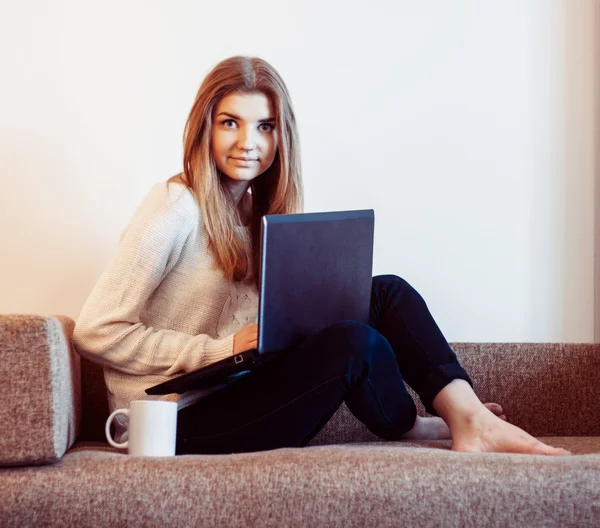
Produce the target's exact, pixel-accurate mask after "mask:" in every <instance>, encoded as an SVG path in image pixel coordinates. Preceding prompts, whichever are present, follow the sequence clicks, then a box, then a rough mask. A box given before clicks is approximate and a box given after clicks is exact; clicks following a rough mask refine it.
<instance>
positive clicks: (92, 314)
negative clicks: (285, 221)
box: [74, 57, 568, 455]
mask: <svg viewBox="0 0 600 528" xmlns="http://www.w3.org/2000/svg"><path fill="white" fill-rule="evenodd" d="M302 193H303V189H302V180H301V170H300V152H299V144H298V134H297V131H296V123H295V117H294V112H293V109H292V104H291V101H290V97H289V94H288V91H287V88H286V85H285V84H284V82H283V80H282V79H281V77H280V76H279V74H278V73H277V72H276V71H275V70H274V69H273V67H271V66H270V65H269V64H268V63H266V62H265V61H263V60H261V59H258V58H248V57H232V58H230V59H227V60H224V61H222V62H221V63H219V64H218V65H217V66H215V68H214V69H213V70H212V71H211V72H210V73H209V74H208V76H207V77H206V78H205V80H204V82H203V83H202V86H201V87H200V90H199V92H198V95H197V97H196V100H195V102H194V105H193V107H192V110H191V112H190V115H189V118H188V121H187V124H186V128H185V133H184V164H183V173H181V174H179V175H177V176H175V177H173V178H171V179H169V180H168V181H167V182H162V183H157V184H155V185H154V186H153V187H152V188H151V189H150V191H149V193H148V194H147V195H146V197H145V198H144V200H143V201H142V203H141V204H140V206H139V207H138V209H137V210H136V211H135V213H134V215H133V217H132V219H131V221H130V223H129V225H128V226H127V228H126V229H125V230H124V232H123V233H122V235H121V238H120V241H119V246H118V250H117V251H116V253H115V255H114V256H113V258H112V259H111V260H110V262H109V263H108V266H107V268H106V270H105V271H104V273H103V274H102V275H101V277H100V279H99V281H98V283H97V284H96V286H95V288H94V289H93V291H92V292H91V294H90V296H89V298H88V299H87V301H86V303H85V305H84V307H83V309H82V311H81V314H80V316H79V318H78V320H77V324H76V327H75V333H74V339H75V344H76V346H77V348H78V349H79V351H80V353H81V354H82V355H84V356H87V357H89V358H91V359H92V360H95V361H97V362H100V363H101V364H103V365H104V374H105V380H106V385H107V388H108V398H109V407H110V410H111V411H112V410H114V409H117V408H120V407H127V406H129V402H130V401H132V400H136V399H149V398H150V397H149V396H147V395H146V393H145V392H144V389H146V388H148V387H150V386H152V385H156V384H158V383H160V382H162V381H165V380H167V379H169V378H171V377H174V376H178V375H181V374H182V373H184V372H188V371H191V370H195V369H197V368H199V367H201V366H204V365H208V364H210V363H212V362H215V361H218V360H221V359H223V358H225V357H229V356H231V355H233V354H238V353H240V352H243V351H245V350H248V349H250V348H253V347H256V345H257V324H256V317H257V313H258V285H257V281H258V277H257V269H258V266H257V263H258V249H259V236H260V231H259V228H260V221H261V217H262V216H263V215H265V214H281V213H296V212H301V210H302V198H303V194H302ZM404 381H406V383H407V384H408V385H410V386H411V387H413V388H414V390H415V391H416V392H417V394H418V395H419V397H420V398H421V401H422V402H423V404H424V406H425V408H426V409H427V411H428V412H429V413H430V414H432V415H433V417H428V418H423V417H419V416H417V414H416V408H415V404H414V402H413V400H412V399H411V397H410V395H409V394H408V392H407V391H406V388H405V386H404V383H403V382H404ZM160 399H170V400H174V401H178V409H179V410H178V426H177V453H178V454H185V453H232V452H242V451H255V450H264V449H274V448H278V447H290V446H304V445H306V444H307V443H308V442H309V441H310V439H311V438H313V437H314V436H315V435H316V433H317V432H318V431H319V430H320V429H321V428H322V427H323V426H324V425H325V423H326V422H327V420H329V418H330V417H331V416H332V415H333V413H334V412H335V411H336V409H337V408H338V407H339V406H340V404H341V403H342V402H343V401H345V402H346V404H347V405H348V407H349V409H350V410H351V411H352V413H353V414H354V415H355V416H356V417H357V418H358V419H359V420H361V421H362V422H363V423H364V424H365V425H366V426H367V427H368V428H369V429H370V430H371V431H372V432H373V433H375V434H376V435H378V436H379V437H381V438H384V439H387V440H399V439H404V438H421V439H435V438H452V449H454V450H456V451H504V452H515V453H538V454H547V455H561V454H568V452H567V451H565V450H563V449H557V448H554V447H551V446H548V445H546V444H543V443H542V442H539V441H538V440H536V439H535V438H533V437H532V436H530V435H528V434H527V433H525V432H524V431H522V430H521V429H519V428H518V427H515V426H514V425H511V424H509V423H508V422H507V421H506V417H505V416H504V415H503V414H502V408H501V407H500V405H498V404H495V403H487V404H483V403H482V402H480V401H479V399H478V398H477V396H476V395H475V393H474V392H473V389H472V382H471V379H470V378H469V376H468V374H467V373H466V372H465V371H464V370H463V368H462V367H461V365H460V364H459V362H458V360H457V358H456V355H455V354H454V352H453V351H452V349H451V348H450V346H449V345H448V343H447V341H446V340H445V338H444V336H443V335H442V333H441V332H440V330H439V328H438V327H437V325H436V323H435V321H434V320H433V318H432V316H431V314H430V313H429V311H428V309H427V306H426V304H425V302H424V300H423V299H422V298H421V296H420V295H419V293H418V292H417V291H415V289H414V288H413V287H412V286H410V285H409V284H408V283H407V282H406V281H405V280H403V279H401V278H399V277H397V276H394V275H385V276H378V277H374V278H373V283H372V294H371V313H370V321H369V324H368V325H366V324H361V323H358V322H355V321H345V322H342V323H340V324H336V325H334V326H332V327H329V328H326V329H324V330H322V331H320V332H317V333H315V334H313V335H310V336H308V337H307V338H306V339H305V340H304V341H303V342H302V343H301V344H300V345H299V346H298V347H296V348H294V349H291V350H289V351H287V352H286V353H284V354H281V356H280V357H279V358H278V359H276V360H275V361H272V362H270V363H267V364H265V365H263V366H261V368H259V369H257V370H256V371H253V372H252V373H250V374H248V375H246V376H244V377H242V378H241V379H239V380H237V381H236V382H235V383H233V384H231V385H228V386H227V387H225V388H221V389H219V390H213V391H190V392H188V393H186V394H185V395H182V396H179V395H176V394H173V395H168V396H164V397H160ZM118 418H119V419H121V417H118ZM125 425H126V424H125V423H123V422H120V421H117V431H116V433H117V434H116V440H117V441H123V440H124V439H125V437H126V431H125Z"/></svg>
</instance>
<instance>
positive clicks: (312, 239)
mask: <svg viewBox="0 0 600 528" xmlns="http://www.w3.org/2000/svg"><path fill="white" fill-rule="evenodd" d="M374 223H375V215H374V211H373V210H372V209H367V210H360V211H336V212H326V213H300V214H281V215H265V216H264V217H263V219H262V229H261V247H260V255H261V260H260V269H259V285H260V297H259V307H258V348H257V349H252V350H248V351H246V352H242V353H241V354H236V355H234V356H232V357H229V358H226V359H223V360H221V361H218V362H216V363H213V364H211V365H207V366H205V367H202V368H200V369H197V370H195V371H193V372H187V373H185V374H183V375H181V376H178V377H176V378H172V379H170V380H168V381H165V382H163V383H160V384H159V385H155V386H153V387H150V388H148V389H146V393H148V394H170V393H179V394H181V393H183V392H186V391H189V390H196V389H206V388H210V387H215V386H218V385H223V384H227V383H230V382H233V381H235V380H236V379H239V378H240V377H241V376H243V375H245V374H248V373H250V372H251V371H252V370H253V369H254V368H258V367H259V366H260V364H262V363H264V362H265V361H269V360H271V359H274V358H275V357H277V355H278V354H285V351H286V350H288V349H290V348H293V347H295V346H297V345H298V344H299V343H300V342H301V341H302V340H303V339H305V338H306V337H308V336H309V335H310V334H312V333H314V332H318V331H319V330H322V329H324V328H327V327H328V326H331V325H333V324H336V323H340V322H342V321H345V320H355V321H360V322H363V323H367V322H368V319H369V308H370V300H371V282H372V270H373V232H374Z"/></svg>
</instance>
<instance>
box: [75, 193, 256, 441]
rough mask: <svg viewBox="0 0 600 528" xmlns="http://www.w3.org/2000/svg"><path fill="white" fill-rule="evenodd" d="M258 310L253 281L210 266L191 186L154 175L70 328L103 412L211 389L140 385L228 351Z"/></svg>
mask: <svg viewBox="0 0 600 528" xmlns="http://www.w3.org/2000/svg"><path fill="white" fill-rule="evenodd" d="M237 229H241V230H244V229H249V228H248V227H244V226H238V227H237ZM257 314H258V291H257V290H256V287H255V286H254V285H253V284H247V283H241V282H231V281H229V280H227V279H225V277H224V275H223V272H222V271H221V270H220V269H218V268H217V267H216V265H215V260H214V256H213V254H212V252H211V251H210V250H209V248H208V237H207V233H206V230H205V229H204V228H203V226H202V221H201V218H200V209H199V207H198V205H197V203H196V201H195V200H194V198H193V196H192V194H191V193H190V191H189V190H188V189H187V188H186V187H185V186H184V185H183V184H179V183H170V184H169V186H168V188H167V184H166V183H165V182H161V183H157V184H155V185H154V186H152V188H151V189H150V191H149V192H148V194H147V195H146V197H145V198H144V200H143V201H142V203H141V204H140V205H139V207H138V208H137V210H136V211H135V213H134V214H133V217H132V218H131V221H130V223H129V225H128V226H127V227H126V228H125V230H124V231H123V233H122V234H121V237H120V240H119V244H118V248H117V250H116V252H115V254H114V255H113V256H112V258H111V259H110V261H109V262H108V265H107V267H106V269H105V270H104V272H103V273H102V275H101V276H100V278H99V280H98V282H97V284H96V285H95V287H94V289H93V290H92V292H91V294H90V296H89V297H88V299H87V301H86V302H85V304H84V306H83V308H82V310H81V313H80V315H79V317H78V319H77V323H76V325H75V332H74V336H73V338H74V342H75V346H76V347H77V349H78V351H79V353H80V354H81V355H82V356H85V357H88V358H89V359H91V360H92V361H95V362H98V363H101V364H102V365H103V366H104V379H105V381H106V386H107V388H108V403H109V409H110V411H111V412H112V411H113V410H115V409H119V408H123V407H129V402H130V401H132V400H144V399H145V400H148V399H161V400H170V401H177V402H178V408H183V407H185V406H187V405H190V404H191V403H194V402H195V401H197V400H198V399H200V398H201V397H202V396H205V395H207V394H208V393H210V392H212V390H209V391H206V390H204V391H190V392H187V393H185V394H183V395H178V394H170V395H165V396H149V395H147V394H146V393H145V392H144V389H146V388H148V387H150V386H152V385H156V384H158V383H161V382H162V381H165V380H168V379H170V378H173V377H175V376H179V375H181V374H182V373H184V372H189V371H192V370H195V369H197V368H199V367H201V366H204V365H208V364H210V363H214V362H216V361H219V360H221V359H223V358H226V357H229V356H231V355H232V354H233V335H234V334H235V333H236V332H238V331H239V330H241V329H242V328H243V327H244V326H246V325H247V324H248V323H251V322H254V321H256V320H257ZM125 424H126V420H125V419H124V418H123V417H122V416H121V415H119V416H118V417H117V421H116V422H115V425H116V434H115V436H116V440H117V441H118V442H119V441H124V440H125V439H126V438H127V435H126V433H125Z"/></svg>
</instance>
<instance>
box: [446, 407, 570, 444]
mask: <svg viewBox="0 0 600 528" xmlns="http://www.w3.org/2000/svg"><path fill="white" fill-rule="evenodd" d="M486 407H487V408H488V410H492V409H489V407H488V405H486ZM498 418H499V417H498V416H496V415H495V413H494V412H493V411H492V413H489V412H487V411H486V410H483V408H481V407H480V409H479V410H478V411H475V412H474V413H473V414H471V415H469V416H467V417H465V419H464V420H460V421H457V422H455V423H454V424H453V430H452V450H453V451H462V452H487V451H491V452H498V453H527V454H537V455H570V454H572V453H570V452H569V451H567V450H565V449H561V448H557V447H552V446H549V445H547V444H544V443H543V442H540V441H539V440H537V439H536V438H534V437H533V436H531V435H530V434H528V433H526V432H525V431H523V430H522V429H520V428H519V427H517V426H515V425H512V424H509V423H508V422H506V421H505V420H502V419H498Z"/></svg>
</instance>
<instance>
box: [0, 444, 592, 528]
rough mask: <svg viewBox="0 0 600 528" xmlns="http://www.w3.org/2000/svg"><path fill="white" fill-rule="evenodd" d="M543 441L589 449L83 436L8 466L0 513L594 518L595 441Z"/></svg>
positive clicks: (385, 521)
mask: <svg viewBox="0 0 600 528" xmlns="http://www.w3.org/2000/svg"><path fill="white" fill-rule="evenodd" d="M542 440H543V441H547V442H549V443H553V444H554V445H558V446H560V447H568V448H571V449H572V450H573V451H575V452H576V451H577V446H579V448H583V451H587V450H588V449H592V450H594V451H596V453H595V454H582V455H577V456H561V457H547V456H540V455H536V456H533V455H518V454H501V453H486V454H467V453H455V452H453V451H450V450H449V449H448V446H449V442H444V441H438V442H395V443H391V442H378V443H374V444H344V445H336V446H316V447H307V448H303V449H276V450H272V451H264V452H258V453H246V454H236V455H186V456H178V457H168V458H148V457H140V458H135V457H130V456H127V455H124V454H120V453H117V452H115V451H114V450H112V449H110V448H106V447H102V446H100V447H97V448H93V447H91V446H85V445H81V444H78V445H76V446H75V448H74V449H72V450H70V451H69V452H68V453H67V454H66V455H65V456H64V457H63V458H62V460H60V462H58V463H57V464H54V465H52V466H45V467H28V468H11V469H5V470H3V472H2V479H3V484H4V485H3V486H2V487H0V510H2V513H3V517H4V518H9V519H11V521H12V522H13V523H14V525H15V526H35V525H39V524H40V523H43V525H44V526H77V525H82V526H87V525H93V526H96V527H103V526H107V527H108V526H111V527H112V526H146V527H154V526H156V527H163V526H228V527H237V526H239V527H246V526H276V527H279V526H288V527H289V526H291V527H293V526H344V527H364V526H442V525H444V526H492V525H493V526H593V525H594V522H595V521H597V519H598V518H599V517H598V514H599V513H600V510H599V507H600V454H598V452H600V438H595V439H594V438H592V439H577V438H575V439H568V438H567V439H561V438H542ZM580 450H581V449H580Z"/></svg>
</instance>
